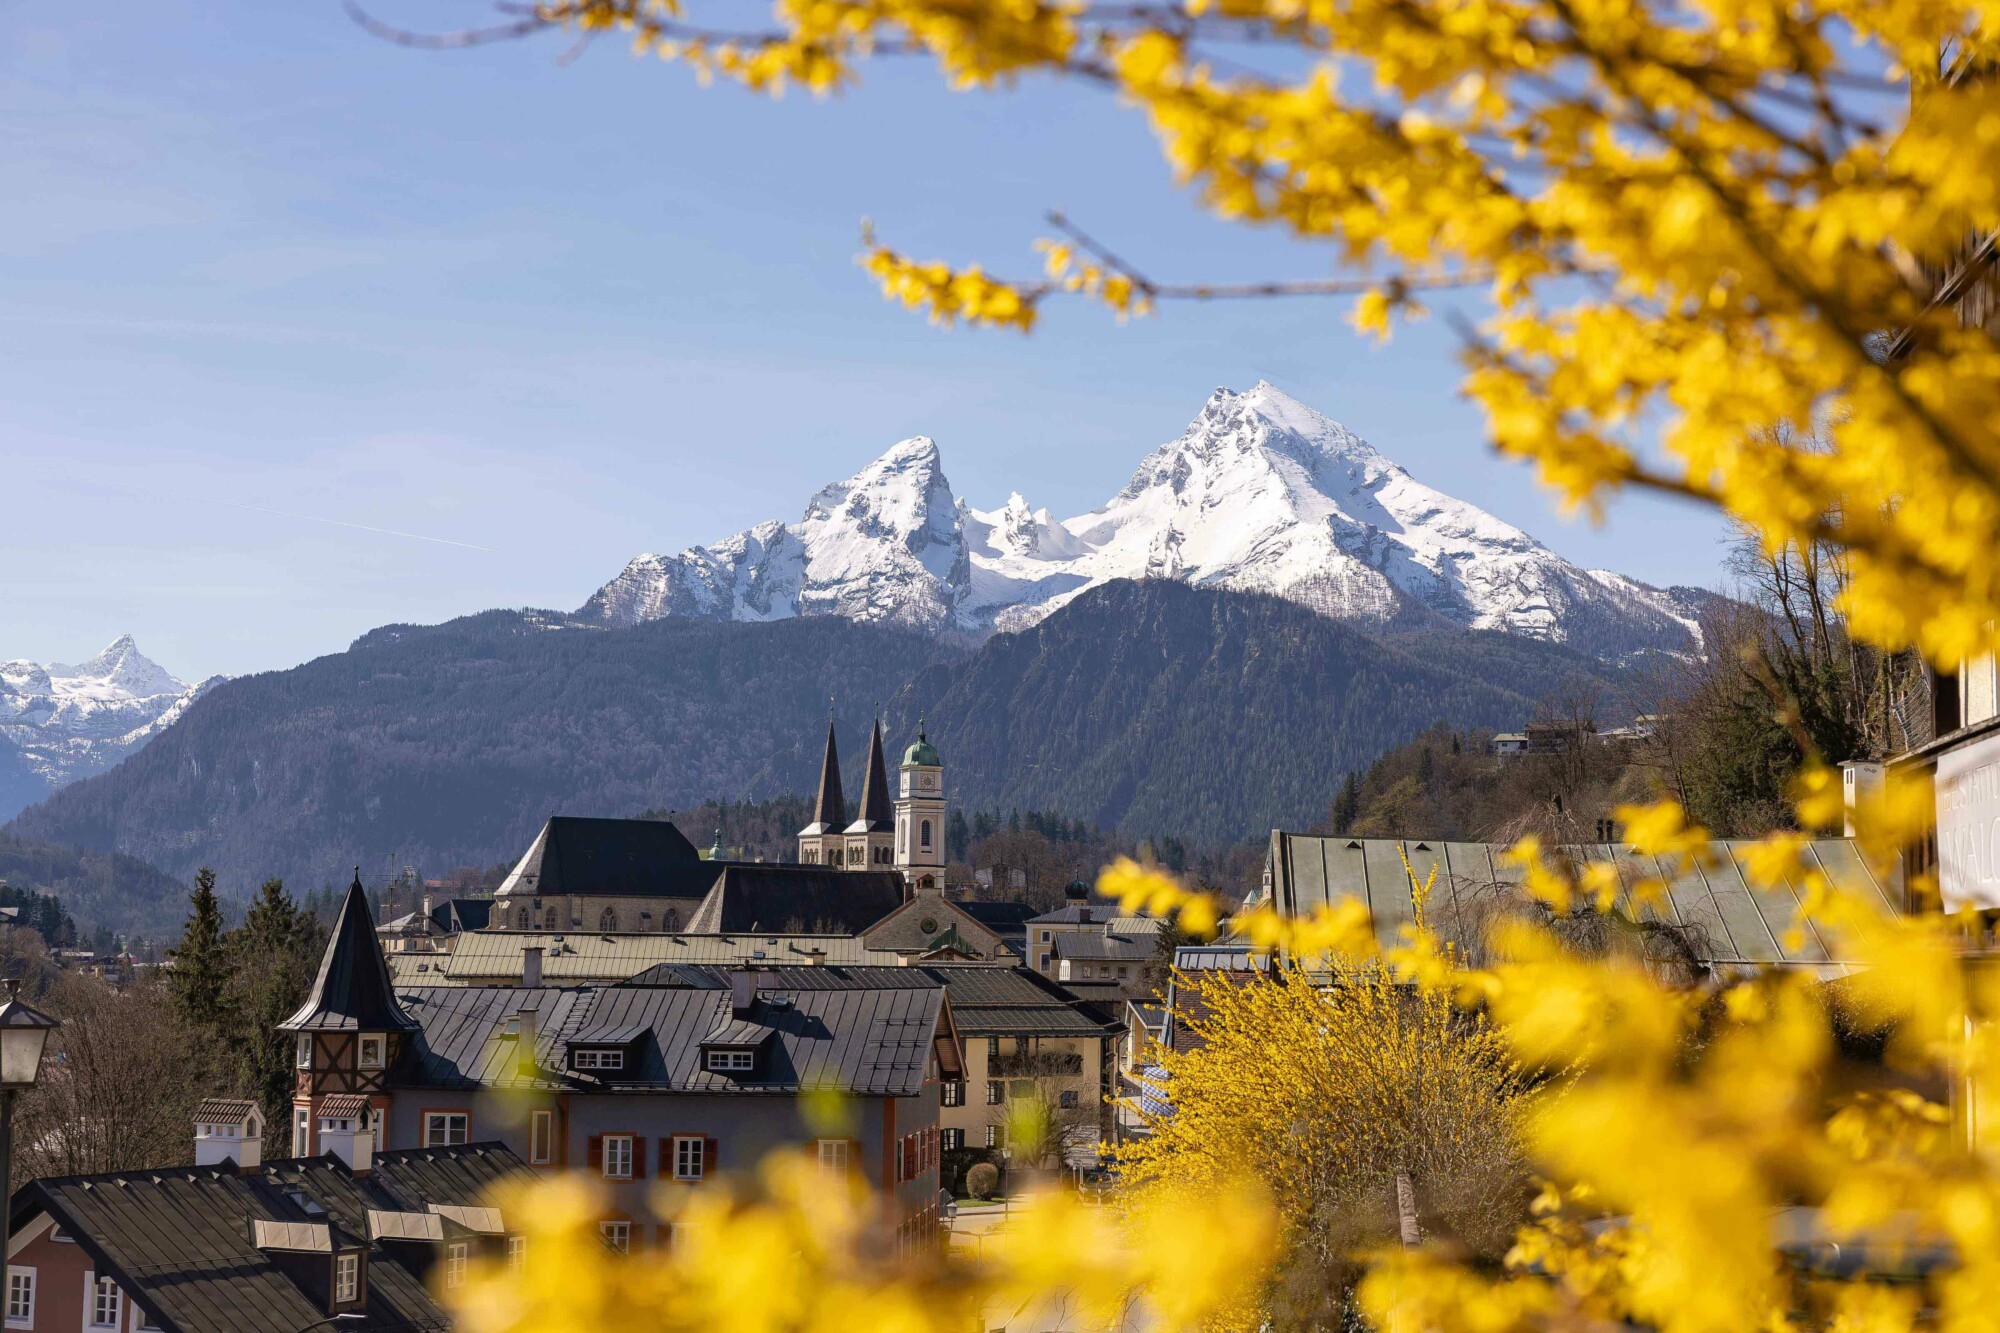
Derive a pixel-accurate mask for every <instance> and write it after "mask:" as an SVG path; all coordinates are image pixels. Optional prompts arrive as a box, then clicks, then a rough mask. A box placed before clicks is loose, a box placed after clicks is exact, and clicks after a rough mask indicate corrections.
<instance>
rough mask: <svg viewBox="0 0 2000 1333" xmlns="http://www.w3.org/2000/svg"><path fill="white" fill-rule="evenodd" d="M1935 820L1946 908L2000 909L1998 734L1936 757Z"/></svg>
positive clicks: (1999, 745)
mask: <svg viewBox="0 0 2000 1333" xmlns="http://www.w3.org/2000/svg"><path fill="white" fill-rule="evenodd" d="M1937 821H1938V827H1937V837H1938V887H1939V890H1940V893H1941V895H1942V897H1943V898H1944V910H1945V911H1947V912H1955V911H1957V910H1958V909H1959V908H1961V907H1982V908H1983V907H2000V736H1988V737H1986V738H1985V739H1984V740H1980V741H1976V742H1974V743H1973V744H1971V745H1968V746H1966V747H1964V748H1963V749H1959V750H1953V751H1951V752H1950V753H1948V754H1942V755H1939V756H1938V766H1937Z"/></svg>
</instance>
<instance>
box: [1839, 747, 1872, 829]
mask: <svg viewBox="0 0 2000 1333" xmlns="http://www.w3.org/2000/svg"><path fill="white" fill-rule="evenodd" d="M1882 772H1883V770H1882V765H1881V764H1880V763H1877V762H1875V761H1872V760H1860V759H1850V760H1848V761H1847V762H1846V763H1844V764H1842V765H1841V766H1840V804H1841V808H1842V811H1843V812H1844V818H1843V819H1842V821H1841V822H1842V828H1841V836H1842V837H1847V838H1851V837H1853V836H1854V808H1855V807H1856V806H1858V805H1860V804H1861V803H1862V802H1863V801H1872V800H1875V799H1877V798H1879V797H1880V796H1881V795H1882Z"/></svg>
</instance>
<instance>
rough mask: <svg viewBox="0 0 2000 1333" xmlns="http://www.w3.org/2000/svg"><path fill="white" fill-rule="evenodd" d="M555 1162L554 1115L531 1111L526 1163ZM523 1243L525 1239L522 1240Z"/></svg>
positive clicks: (547, 1164)
mask: <svg viewBox="0 0 2000 1333" xmlns="http://www.w3.org/2000/svg"><path fill="white" fill-rule="evenodd" d="M555 1160H556V1113H555V1112H554V1111H531V1112H529V1114H528V1162H529V1164H530V1165H531V1166H550V1165H553V1164H554V1162H555ZM522 1239H523V1240H524V1241H525V1240H526V1238H525V1237H523V1238H522Z"/></svg>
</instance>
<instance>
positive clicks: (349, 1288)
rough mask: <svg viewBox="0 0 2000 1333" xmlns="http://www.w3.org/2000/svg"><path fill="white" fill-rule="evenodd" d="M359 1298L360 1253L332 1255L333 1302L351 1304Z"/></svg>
mask: <svg viewBox="0 0 2000 1333" xmlns="http://www.w3.org/2000/svg"><path fill="white" fill-rule="evenodd" d="M360 1299H361V1255H360V1253H359V1252H358V1251H357V1252H351V1253H348V1254H336V1255H334V1256H333V1303H334V1304H335V1305H351V1304H353V1303H354V1302H355V1301H358V1300H360Z"/></svg>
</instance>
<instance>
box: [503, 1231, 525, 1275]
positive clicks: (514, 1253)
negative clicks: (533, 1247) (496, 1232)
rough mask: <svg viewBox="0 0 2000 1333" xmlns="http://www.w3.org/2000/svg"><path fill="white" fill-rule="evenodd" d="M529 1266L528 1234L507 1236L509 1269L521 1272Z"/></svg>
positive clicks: (511, 1271)
mask: <svg viewBox="0 0 2000 1333" xmlns="http://www.w3.org/2000/svg"><path fill="white" fill-rule="evenodd" d="M527 1267H528V1238H527V1237H526V1236H509V1237H507V1271H508V1272H510V1273H520V1272H524V1271H526V1269H527Z"/></svg>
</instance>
